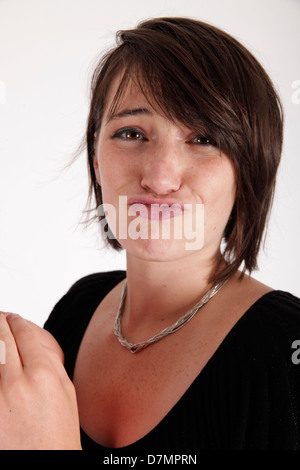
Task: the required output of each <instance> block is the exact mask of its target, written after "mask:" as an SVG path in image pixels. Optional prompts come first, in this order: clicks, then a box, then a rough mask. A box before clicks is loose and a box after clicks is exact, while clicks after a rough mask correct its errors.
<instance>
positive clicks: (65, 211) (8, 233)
mask: <svg viewBox="0 0 300 470" xmlns="http://www.w3.org/2000/svg"><path fill="white" fill-rule="evenodd" d="M154 16H191V17H194V18H197V19H200V20H204V21H207V22H210V23H212V24H214V25H216V26H218V27H221V28H222V29H224V30H226V31H227V32H229V33H230V34H232V35H233V36H235V37H236V38H237V39H239V40H240V41H241V42H242V43H243V44H244V45H245V46H246V47H248V48H249V49H250V50H251V51H252V52H253V53H254V54H255V55H256V57H257V58H258V59H259V60H260V61H261V63H262V64H263V65H264V67H265V68H266V70H267V72H268V73H269V74H270V76H271V78H272V79H273V81H274V83H275V85H276V87H277V89H278V90H279V93H280V96H281V99H282V101H283V105H284V109H285V121H286V123H285V125H286V129H285V144H284V152H283V160H282V164H281V168H280V173H279V179H278V189H277V195H276V200H275V206H274V210H273V213H272V218H271V224H270V229H269V235H268V238H267V245H266V249H265V251H264V252H262V254H261V257H260V271H259V272H257V273H255V274H254V277H256V278H257V279H260V280H261V281H262V282H265V283H267V284H269V285H271V286H272V287H274V288H276V289H282V290H288V291H290V292H292V293H294V294H295V295H297V296H300V284H299V274H298V273H299V265H300V253H299V233H300V230H299V229H300V226H299V203H300V186H299V179H300V155H299V135H300V132H299V129H300V103H299V104H297V101H300V93H298V92H297V90H296V89H293V88H292V84H293V83H294V82H296V80H300V60H299V59H300V41H299V36H300V33H299V31H300V1H299V0H263V1H262V0H251V1H250V0H249V1H243V0H226V1H223V0H209V1H207V0H205V1H204V0H184V1H183V0H151V1H150V2H143V1H142V2H141V0H126V1H121V0H110V1H107V0H105V1H102V0H0V223H1V226H0V309H1V310H5V311H14V312H17V313H19V314H21V315H23V316H25V317H26V318H29V319H31V320H32V321H34V322H36V323H38V324H39V325H42V324H43V323H44V321H45V320H46V318H47V316H48V314H49V313H50V311H51V309H52V307H53V306H54V304H55V303H56V302H57V301H58V299H59V298H60V297H61V296H62V295H63V294H64V293H65V292H66V290H67V289H68V288H69V287H70V285H71V284H72V283H73V282H74V281H76V280H77V279H79V278H80V277H82V276H84V275H86V274H89V273H92V272H96V271H108V270H111V269H124V268H125V257H124V254H116V253H114V252H112V251H110V250H108V251H107V250H104V249H103V248H102V246H103V245H102V243H101V240H100V239H99V234H98V231H97V227H90V228H89V229H88V230H83V227H81V226H80V225H78V224H79V222H80V219H81V214H82V210H83V209H84V207H85V202H86V196H87V171H86V162H85V155H82V156H81V157H80V159H79V160H78V161H77V162H76V163H75V164H74V165H72V166H71V167H70V168H69V169H68V170H63V168H64V166H65V165H66V164H68V162H69V161H70V158H71V154H72V153H73V152H74V151H75V150H76V148H77V145H78V144H79V142H80V140H81V138H82V135H83V133H84V128H85V123H86V117H87V111H88V96H89V85H88V84H89V78H90V75H91V72H92V70H93V66H94V65H95V60H96V58H97V57H99V54H100V53H101V52H103V51H105V50H106V49H107V48H109V47H110V46H111V45H113V44H114V33H115V31H116V30H118V29H124V28H131V27H134V26H135V25H136V24H137V23H138V22H139V21H140V20H142V19H146V18H149V17H154ZM296 84H297V83H296ZM299 91H300V90H299ZM293 94H294V95H293ZM293 96H294V100H293ZM293 101H294V102H293Z"/></svg>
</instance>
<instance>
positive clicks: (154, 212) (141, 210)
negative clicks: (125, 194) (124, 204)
mask: <svg viewBox="0 0 300 470" xmlns="http://www.w3.org/2000/svg"><path fill="white" fill-rule="evenodd" d="M128 205H129V212H128V214H129V215H138V214H139V215H140V217H143V218H145V219H151V220H165V219H171V218H173V217H177V216H178V215H181V214H182V213H183V212H184V205H183V204H180V203H178V202H174V201H165V200H157V199H139V198H130V199H129V200H128Z"/></svg>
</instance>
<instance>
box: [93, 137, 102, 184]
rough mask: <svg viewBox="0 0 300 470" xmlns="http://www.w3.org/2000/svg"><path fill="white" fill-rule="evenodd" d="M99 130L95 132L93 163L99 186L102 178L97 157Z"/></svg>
mask: <svg viewBox="0 0 300 470" xmlns="http://www.w3.org/2000/svg"><path fill="white" fill-rule="evenodd" d="M97 137H98V135H97V132H95V134H94V159H93V165H94V171H95V175H96V179H97V182H98V184H99V186H101V178H100V170H99V163H98V159H97V151H96V149H97Z"/></svg>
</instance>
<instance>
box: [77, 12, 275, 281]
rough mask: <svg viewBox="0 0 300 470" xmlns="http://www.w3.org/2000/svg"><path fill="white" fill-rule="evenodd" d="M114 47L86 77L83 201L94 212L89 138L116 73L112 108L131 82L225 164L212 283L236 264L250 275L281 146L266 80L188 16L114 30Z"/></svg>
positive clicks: (97, 191)
mask: <svg viewBox="0 0 300 470" xmlns="http://www.w3.org/2000/svg"><path fill="white" fill-rule="evenodd" d="M117 41H118V44H117V46H116V47H115V48H114V49H113V50H111V51H109V52H108V53H107V54H106V55H105V56H104V57H103V59H102V60H101V61H100V62H99V64H98V66H97V67H96V69H95V71H94V75H93V77H92V95H91V106H90V113H89V117H88V124H87V132H86V144H87V151H88V166H89V175H90V193H89V200H90V199H91V197H92V196H93V195H94V196H95V199H96V204H97V206H98V205H100V204H102V195H101V188H100V187H99V186H98V185H97V181H96V177H95V172H94V166H93V160H94V145H95V133H97V131H99V129H100V127H101V120H102V116H103V110H104V107H105V100H106V97H107V94H108V90H109V87H110V85H111V83H112V80H113V79H114V78H115V77H116V75H117V74H118V73H120V72H123V71H124V75H123V78H122V80H121V83H120V86H119V89H118V91H117V93H116V96H115V99H114V102H113V104H112V107H113V108H115V107H116V106H117V103H118V100H119V99H120V97H121V96H122V92H123V90H124V89H125V87H126V85H127V84H128V82H129V80H131V79H134V80H135V81H136V82H137V83H138V85H139V86H140V89H141V90H142V92H143V93H144V95H145V97H146V98H147V99H148V100H149V102H150V103H151V104H152V105H155V106H156V107H159V109H160V110H162V111H163V113H164V115H165V116H167V117H168V118H170V119H171V120H176V121H179V122H182V123H183V124H184V125H186V126H187V127H188V128H191V129H193V130H197V129H198V128H199V129H201V130H202V131H203V129H205V131H206V135H208V136H210V137H211V138H213V140H214V141H215V142H216V143H217V145H218V147H219V148H220V150H221V151H223V152H224V153H226V154H227V155H228V156H229V157H230V158H231V159H232V161H233V163H234V167H235V172H236V184H237V192H236V201H235V204H234V208H233V210H232V213H231V216H230V218H229V220H228V223H227V226H226V228H225V231H224V241H225V248H224V251H223V257H220V260H219V265H218V266H217V269H216V272H215V273H214V276H213V279H212V281H214V282H216V281H217V280H218V281H219V280H221V279H224V278H226V277H228V276H230V275H232V274H233V273H234V272H236V271H237V270H238V269H239V267H240V266H241V265H242V264H243V272H245V271H246V270H247V271H249V272H250V273H251V271H253V270H254V269H257V257H258V252H259V248H260V245H261V241H262V238H263V234H264V231H265V227H266V223H267V219H268V216H269V212H270V208H271V205H272V201H273V195H274V189H275V179H276V172H277V168H278V164H279V161H280V155H281V148H282V136H283V116H282V108H281V104H280V100H279V98H278V95H277V93H276V91H275V89H274V87H273V84H272V82H271V80H270V78H269V77H268V75H267V73H266V72H265V70H264V69H263V67H262V66H261V65H260V64H259V63H258V61H257V60H256V59H255V58H254V57H253V55H252V54H251V53H250V52H249V51H248V50H247V49H246V48H245V47H244V46H243V45H241V44H240V43H239V42H238V41H237V40H235V39H234V38H232V37H231V36H229V35H228V34H227V33H225V32H224V31H221V30H220V29H218V28H216V27H214V26H211V25H209V24H206V23H203V22H200V21H196V20H192V19H188V18H175V17H173V18H157V19H151V20H148V21H144V22H142V23H140V24H139V25H138V26H137V28H135V29H132V30H127V31H119V32H118V33H117ZM106 239H107V241H108V243H109V244H111V245H112V246H113V247H114V248H115V249H120V248H121V245H120V244H119V242H118V241H117V240H116V239H110V238H106ZM222 259H225V260H226V261H227V263H226V265H225V266H224V263H221V260H222ZM221 266H222V267H221Z"/></svg>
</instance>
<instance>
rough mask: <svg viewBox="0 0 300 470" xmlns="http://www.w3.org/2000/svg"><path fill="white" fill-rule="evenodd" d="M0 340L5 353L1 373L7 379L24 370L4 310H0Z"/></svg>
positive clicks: (0, 368)
mask: <svg viewBox="0 0 300 470" xmlns="http://www.w3.org/2000/svg"><path fill="white" fill-rule="evenodd" d="M0 340H1V351H2V354H3V352H4V353H5V358H4V359H5V361H1V362H2V364H1V365H0V373H1V379H2V380H5V378H6V377H13V376H14V375H16V374H19V373H20V372H21V370H22V364H21V361H20V357H19V352H18V347H17V345H16V341H15V338H14V336H13V334H12V332H11V329H10V326H9V324H8V321H7V318H6V315H5V314H3V313H2V312H0ZM3 362H4V363H3Z"/></svg>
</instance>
